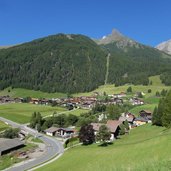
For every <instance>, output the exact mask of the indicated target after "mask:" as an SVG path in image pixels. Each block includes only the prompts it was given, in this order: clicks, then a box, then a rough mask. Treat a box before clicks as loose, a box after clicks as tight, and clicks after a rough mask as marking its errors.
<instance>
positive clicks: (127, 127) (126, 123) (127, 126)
mask: <svg viewBox="0 0 171 171" xmlns="http://www.w3.org/2000/svg"><path fill="white" fill-rule="evenodd" d="M124 126H125V128H126V130H129V123H128V121H127V120H126V121H125V122H124Z"/></svg>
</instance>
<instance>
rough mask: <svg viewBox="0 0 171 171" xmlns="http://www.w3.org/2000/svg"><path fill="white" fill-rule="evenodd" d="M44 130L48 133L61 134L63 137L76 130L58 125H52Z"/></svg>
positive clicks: (52, 134) (51, 134)
mask: <svg viewBox="0 0 171 171" xmlns="http://www.w3.org/2000/svg"><path fill="white" fill-rule="evenodd" d="M44 132H45V133H46V135H50V136H61V137H67V136H70V135H71V134H74V133H75V131H74V130H73V129H71V128H57V127H50V128H48V129H46V130H45V131H44Z"/></svg>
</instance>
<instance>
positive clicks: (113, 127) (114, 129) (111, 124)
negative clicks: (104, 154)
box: [106, 120, 123, 140]
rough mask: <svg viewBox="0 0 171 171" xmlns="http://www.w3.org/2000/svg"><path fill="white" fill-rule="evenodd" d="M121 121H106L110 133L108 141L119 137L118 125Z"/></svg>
mask: <svg viewBox="0 0 171 171" xmlns="http://www.w3.org/2000/svg"><path fill="white" fill-rule="evenodd" d="M122 123H123V122H122V121H119V120H108V121H107V124H106V125H107V127H108V128H109V130H110V132H111V137H110V140H114V139H116V138H117V136H118V135H119V130H120V125H121V124H122Z"/></svg>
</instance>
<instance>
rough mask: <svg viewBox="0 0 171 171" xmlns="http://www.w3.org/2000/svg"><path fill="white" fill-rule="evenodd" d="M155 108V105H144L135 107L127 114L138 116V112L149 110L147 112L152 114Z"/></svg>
mask: <svg viewBox="0 0 171 171" xmlns="http://www.w3.org/2000/svg"><path fill="white" fill-rule="evenodd" d="M156 106H157V104H145V105H142V106H136V107H134V108H132V109H131V110H130V111H129V112H131V113H133V114H135V116H138V115H139V112H140V111H141V110H149V111H151V112H153V110H154V108H155V107H156Z"/></svg>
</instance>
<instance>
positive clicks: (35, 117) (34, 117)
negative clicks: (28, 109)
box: [30, 112, 44, 130]
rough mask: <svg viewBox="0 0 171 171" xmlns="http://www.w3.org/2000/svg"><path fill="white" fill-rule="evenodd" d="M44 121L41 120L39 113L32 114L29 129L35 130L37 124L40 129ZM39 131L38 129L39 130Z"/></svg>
mask: <svg viewBox="0 0 171 171" xmlns="http://www.w3.org/2000/svg"><path fill="white" fill-rule="evenodd" d="M43 122H44V120H43V119H42V116H41V114H40V113H39V112H37V113H36V112H34V113H33V114H32V117H31V119H30V127H31V128H37V124H39V125H40V126H39V127H41V126H42V125H43ZM39 130H40V129H39Z"/></svg>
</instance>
